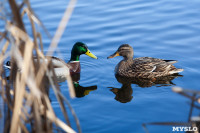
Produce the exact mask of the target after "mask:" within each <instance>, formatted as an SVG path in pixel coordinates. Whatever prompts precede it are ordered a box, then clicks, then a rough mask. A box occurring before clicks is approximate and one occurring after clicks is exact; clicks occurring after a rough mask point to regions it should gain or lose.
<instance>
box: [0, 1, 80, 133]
mask: <svg viewBox="0 0 200 133" xmlns="http://www.w3.org/2000/svg"><path fill="white" fill-rule="evenodd" d="M75 3H76V0H71V1H70V2H69V5H68V7H67V8H66V11H65V13H64V16H63V18H62V20H61V22H60V24H59V26H58V29H57V31H56V34H55V35H54V37H53V38H52V41H51V45H50V46H49V49H51V52H48V55H52V54H53V51H54V50H55V48H56V47H57V45H58V42H59V40H60V38H61V36H62V33H63V31H64V29H65V27H66V25H67V22H68V20H69V18H70V16H71V13H72V11H73V9H74V6H75ZM0 4H1V7H0V8H1V9H0V12H1V13H2V14H3V15H2V14H1V20H3V21H4V22H5V24H6V26H5V30H4V31H2V32H1V33H0V41H1V42H0V43H1V44H2V43H4V44H2V45H3V47H2V50H1V53H0V64H1V67H0V84H1V96H2V97H1V98H2V99H3V101H4V104H6V106H7V110H6V112H0V113H3V115H2V114H1V115H2V116H3V117H1V119H3V118H4V120H5V123H4V129H3V130H4V132H6V133H7V132H11V133H13V132H25V133H27V132H38V133H39V132H54V130H55V126H57V127H58V129H57V130H56V131H57V132H59V131H61V132H62V131H64V132H70V133H73V132H75V130H73V129H72V128H71V126H70V120H69V117H68V113H67V110H69V111H71V114H72V115H73V116H74V118H75V122H76V124H77V131H78V132H81V129H80V125H79V121H78V119H77V117H76V114H75V112H74V110H73V109H72V107H71V106H70V104H69V102H68V100H67V99H66V98H65V97H64V96H63V95H62V94H61V92H60V88H59V86H58V84H57V82H56V77H55V73H54V70H53V67H52V63H51V60H50V59H49V60H48V62H46V63H45V61H43V63H41V62H40V61H35V60H34V58H38V59H45V55H44V53H43V44H42V37H41V35H40V33H39V32H38V31H37V30H36V28H35V27H36V25H39V26H41V27H43V29H44V30H45V31H46V33H47V35H48V36H49V37H50V38H51V35H50V34H49V33H48V32H47V30H46V29H45V27H44V25H43V24H42V22H41V21H40V20H39V19H38V18H37V17H36V15H35V14H34V12H33V10H32V9H31V5H30V3H29V1H28V0H24V1H23V2H22V3H21V4H20V5H17V4H16V2H15V1H14V0H9V1H8V4H9V5H10V9H8V10H10V11H11V14H12V18H11V20H8V19H7V17H8V16H6V15H7V14H6V13H5V12H4V11H5V9H4V5H5V4H6V2H4V3H0ZM8 10H7V11H8ZM5 14H6V15H5ZM25 15H27V16H28V19H29V22H30V25H31V27H32V36H30V35H28V33H27V32H26V29H25V26H24V23H23V19H22V18H23V17H24V16H25ZM52 50H53V51H52ZM33 53H36V54H33ZM7 58H10V59H11V68H12V69H11V70H10V76H9V80H7V78H6V73H5V68H4V67H3V64H4V61H5V60H6V59H7ZM66 78H67V83H68V86H69V92H70V96H71V97H74V96H75V92H74V88H73V84H72V80H71V77H70V75H69V74H68V75H66ZM50 86H51V88H53V91H54V94H55V96H56V98H57V101H58V102H59V104H60V110H61V111H62V113H63V117H64V118H65V122H64V121H61V120H60V119H59V118H58V117H57V116H56V114H55V111H54V109H53V108H52V105H51V102H50V100H49V95H48V91H49V87H50ZM28 125H30V128H27V126H28Z"/></svg>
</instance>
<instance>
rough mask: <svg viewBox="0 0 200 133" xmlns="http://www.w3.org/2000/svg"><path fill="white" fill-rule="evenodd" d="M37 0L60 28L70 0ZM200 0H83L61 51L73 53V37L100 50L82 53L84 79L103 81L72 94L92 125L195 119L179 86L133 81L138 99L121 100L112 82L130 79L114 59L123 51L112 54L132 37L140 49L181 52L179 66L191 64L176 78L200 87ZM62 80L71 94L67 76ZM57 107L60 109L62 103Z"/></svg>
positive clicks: (48, 21)
mask: <svg viewBox="0 0 200 133" xmlns="http://www.w3.org/2000/svg"><path fill="white" fill-rule="evenodd" d="M31 3H32V7H33V9H34V11H35V12H36V14H37V15H38V16H39V18H40V19H41V21H42V22H43V23H44V25H46V28H47V29H48V30H49V32H50V33H51V34H52V35H53V34H54V33H55V30H56V28H57V26H58V24H59V21H60V19H61V17H62V15H63V12H64V10H65V8H66V5H67V4H68V1H65V0H59V1H47V0H46V1H39V0H34V1H32V2H31ZM199 5H200V1H198V0H190V1H187V0H176V1H174V0H157V1H153V0H149V1H145V0H134V1H133V0H126V1H116V0H101V1H97V0H93V1H89V0H85V1H81V0H80V1H78V3H77V5H76V8H75V10H74V12H73V14H72V17H71V19H70V21H69V23H68V26H67V28H66V30H65V32H64V34H63V37H62V39H61V41H60V43H59V45H58V48H57V52H56V53H55V55H56V56H58V57H60V58H62V59H64V60H65V61H68V60H69V58H70V50H71V48H72V46H73V44H74V43H75V42H77V41H82V42H84V43H86V44H87V45H88V47H89V49H90V50H91V51H92V52H93V54H95V55H96V56H98V58H99V59H98V60H94V59H92V58H90V57H87V56H85V55H83V56H81V67H82V72H81V75H80V81H79V84H80V85H81V86H83V87H88V86H95V85H96V86H97V89H96V90H94V91H90V92H89V94H88V95H86V96H84V97H82V98H76V99H70V102H71V104H72V106H73V108H74V109H75V111H76V113H77V115H78V118H79V120H80V123H81V127H82V131H83V132H84V133H94V132H95V133H102V132H118V133H120V132H126V133H133V132H138V133H141V132H144V129H143V128H142V124H143V123H148V122H167V121H181V122H186V121H187V119H188V113H189V105H188V104H187V102H188V101H189V100H188V99H186V98H184V97H182V96H180V95H178V94H175V93H173V92H172V91H171V86H162V85H159V84H156V85H153V86H151V87H140V86H139V85H137V84H131V85H130V86H129V87H131V88H132V92H131V91H130V93H132V94H131V96H132V99H131V101H128V102H126V103H121V102H120V101H117V100H116V99H115V94H114V93H113V92H112V91H110V89H111V88H110V87H112V88H121V87H122V84H121V83H119V82H118V81H117V79H116V78H115V76H114V67H115V66H116V64H117V63H118V62H119V61H120V60H121V59H122V58H121V57H116V58H113V59H109V60H107V59H106V57H107V56H109V55H110V54H112V53H114V52H115V51H116V50H117V48H118V47H119V46H120V45H121V44H123V43H128V44H130V45H131V46H133V48H134V57H143V56H149V57H156V58H162V59H172V60H178V63H177V64H175V66H176V67H179V68H183V69H184V72H182V73H181V74H182V75H183V77H179V78H175V79H173V80H172V82H173V84H174V85H176V86H181V87H184V88H191V89H195V90H199V79H200V71H199V68H200V63H199V62H200V54H199V51H200V19H199V18H200V7H199ZM41 32H42V33H43V31H42V30H41ZM43 37H44V49H45V51H46V50H47V49H48V46H49V43H50V40H49V39H48V38H47V37H46V36H45V35H44V34H43ZM174 85H172V86H174ZM60 86H61V89H62V92H63V93H64V95H65V96H66V97H69V94H68V87H67V85H66V83H60ZM129 90H130V89H129ZM50 97H51V98H52V104H53V107H54V108H55V109H56V108H58V103H57V102H56V101H55V100H54V99H55V97H54V96H53V93H50ZM56 113H57V115H58V116H59V111H58V112H56ZM196 114H197V112H196ZM60 117H61V119H63V118H62V116H60ZM73 126H74V125H73ZM74 127H75V126H74ZM147 127H148V129H149V131H150V132H162V133H164V132H166V133H168V132H171V131H172V127H171V126H147Z"/></svg>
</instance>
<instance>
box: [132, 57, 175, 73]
mask: <svg viewBox="0 0 200 133" xmlns="http://www.w3.org/2000/svg"><path fill="white" fill-rule="evenodd" d="M176 62H177V61H174V60H162V59H158V58H152V57H140V58H135V59H134V60H133V63H132V66H131V67H130V70H129V71H132V72H164V71H167V70H168V71H169V70H170V69H172V68H175V67H174V66H172V64H174V63H176Z"/></svg>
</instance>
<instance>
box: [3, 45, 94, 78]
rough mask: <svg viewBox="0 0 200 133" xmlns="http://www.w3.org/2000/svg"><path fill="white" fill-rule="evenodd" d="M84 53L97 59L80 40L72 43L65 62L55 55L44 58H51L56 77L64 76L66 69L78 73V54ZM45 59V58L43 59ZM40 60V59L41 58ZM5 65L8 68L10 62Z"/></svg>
mask: <svg viewBox="0 0 200 133" xmlns="http://www.w3.org/2000/svg"><path fill="white" fill-rule="evenodd" d="M82 54H86V55H88V56H90V57H92V58H94V59H97V57H96V56H95V55H93V54H92V53H91V52H90V50H89V49H88V47H87V45H86V44H84V43H82V42H77V43H75V44H74V46H73V48H72V50H71V58H70V60H69V62H68V63H66V62H65V61H64V60H62V59H59V58H57V57H51V56H46V59H48V58H51V59H52V63H53V67H54V70H55V74H56V76H57V77H58V78H64V77H65V76H66V74H67V73H69V71H68V70H70V74H76V73H80V71H81V66H80V61H79V58H80V55H82ZM45 61H47V60H45ZM41 62H42V60H41ZM5 67H7V68H9V69H10V62H9V61H8V62H7V63H6V65H5ZM66 68H68V69H66Z"/></svg>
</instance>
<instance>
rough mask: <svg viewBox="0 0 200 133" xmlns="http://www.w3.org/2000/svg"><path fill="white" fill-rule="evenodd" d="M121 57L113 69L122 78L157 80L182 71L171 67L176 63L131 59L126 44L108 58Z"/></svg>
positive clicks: (155, 59)
mask: <svg viewBox="0 0 200 133" xmlns="http://www.w3.org/2000/svg"><path fill="white" fill-rule="evenodd" d="M115 56H123V57H124V59H123V60H121V61H120V62H119V63H118V65H117V66H116V67H115V73H116V74H118V75H120V76H124V77H134V78H147V79H150V78H157V77H162V76H168V75H171V74H174V73H178V72H181V71H183V69H177V68H176V67H175V66H173V64H174V63H176V62H177V61H174V60H162V59H158V58H152V57H140V58H135V59H133V48H132V47H131V46H130V45H128V44H123V45H121V46H120V47H119V48H118V50H117V51H116V52H115V53H114V54H113V55H111V56H109V57H108V58H113V57H115Z"/></svg>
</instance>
